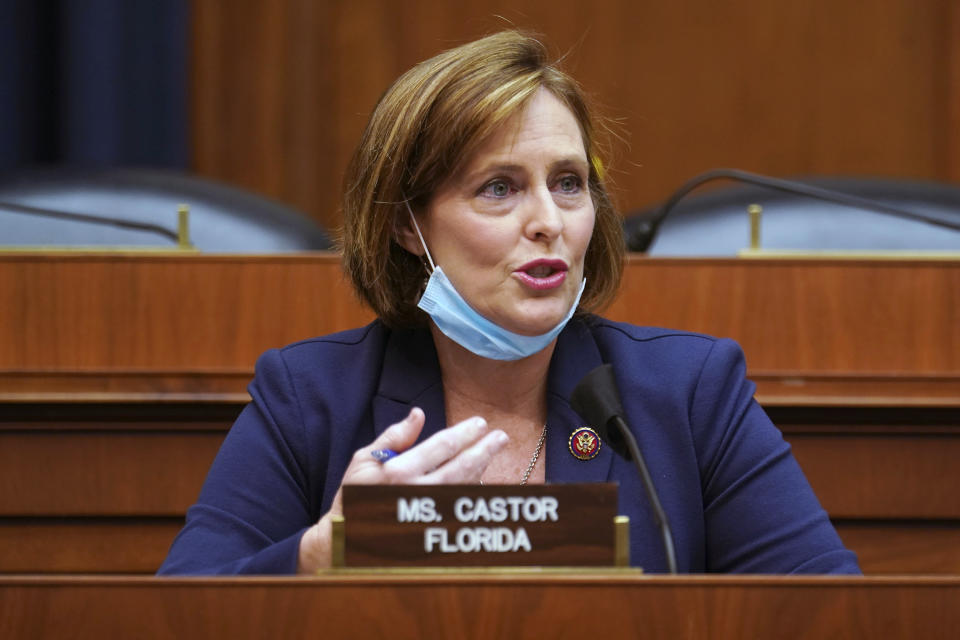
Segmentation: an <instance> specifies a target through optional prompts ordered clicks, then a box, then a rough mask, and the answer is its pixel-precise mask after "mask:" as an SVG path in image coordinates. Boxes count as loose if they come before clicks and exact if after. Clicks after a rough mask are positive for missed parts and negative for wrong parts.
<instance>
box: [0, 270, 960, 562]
mask: <svg viewBox="0 0 960 640" xmlns="http://www.w3.org/2000/svg"><path fill="white" fill-rule="evenodd" d="M606 315H608V316H609V317H612V318H614V319H620V320H627V321H631V322H635V323H638V324H652V325H660V326H672V327H678V328H685V329H690V330H696V331H702V332H706V333H712V334H714V335H721V336H730V337H733V338H735V339H737V340H738V341H740V343H741V344H742V345H743V346H744V350H745V352H746V353H747V358H748V364H749V375H750V376H751V378H752V379H754V380H755V381H756V382H757V384H758V392H757V396H758V399H759V400H760V401H761V403H762V404H763V405H764V406H765V408H766V409H767V410H768V412H770V414H771V415H772V417H773V418H774V421H775V422H776V423H777V424H778V425H779V426H780V427H781V429H782V430H783V431H784V433H785V435H786V437H787V439H788V440H789V441H790V442H791V444H792V445H793V446H794V450H795V453H796V456H797V458H798V459H799V460H800V463H801V465H802V466H803V468H804V470H805V472H806V473H807V476H808V478H809V479H810V481H811V483H812V484H813V486H814V489H815V490H816V491H817V494H818V496H819V497H820V499H821V501H822V502H823V504H824V506H825V507H826V508H827V510H828V511H829V512H830V514H831V516H832V517H833V518H834V520H835V522H836V524H837V526H838V528H839V530H840V532H841V535H842V536H843V537H844V540H845V541H846V542H847V544H848V545H849V546H851V547H852V548H853V549H854V550H855V551H857V552H858V553H859V554H860V558H861V562H862V565H863V567H864V569H865V570H866V571H868V572H873V573H889V572H897V573H955V574H960V493H958V492H957V491H956V487H958V486H960V465H958V464H956V461H957V460H960V263H958V262H926V261H914V262H889V261H860V262H850V261H819V262H810V261H781V260H777V261H738V260H665V259H659V260H653V259H643V258H634V259H633V260H631V262H630V263H629V264H628V265H627V268H626V272H625V277H624V286H623V289H622V294H621V296H620V298H619V299H618V300H617V301H616V302H615V303H614V304H613V305H612V306H611V308H610V309H609V310H608V312H607V313H606ZM370 318H371V316H370V314H369V312H366V311H364V310H363V309H362V308H361V307H360V305H359V304H358V303H357V301H356V300H355V299H354V298H353V296H352V294H351V293H350V291H349V288H348V287H347V286H346V284H345V283H344V282H343V281H342V278H341V276H340V271H339V265H338V262H337V259H336V257H335V256H331V255H299V256H202V255H201V256H174V257H171V256H118V255H94V254H91V255H67V254H58V255H41V254H36V255H4V256H0V469H2V470H3V471H2V472H0V572H4V571H5V572H106V573H117V572H130V573H139V572H152V571H153V570H154V569H155V568H156V567H157V566H158V565H159V563H160V561H161V560H162V558H163V556H164V555H165V553H166V549H167V546H168V545H169V542H170V540H171V539H172V538H173V535H174V534H175V533H176V531H177V530H178V529H179V526H180V523H181V522H182V518H183V513H184V511H185V509H186V507H187V506H188V505H189V504H191V503H192V501H193V500H194V499H195V497H196V494H197V492H198V490H199V487H200V484H201V483H202V481H203V478H204V476H205V474H206V470H207V468H208V466H209V463H210V461H211V460H212V458H213V455H214V453H215V452H216V449H217V447H218V446H219V443H220V441H221V440H222V438H223V436H224V434H225V432H226V429H227V428H228V427H229V425H230V423H231V422H232V420H233V418H234V417H235V416H236V414H237V413H238V412H239V410H240V408H241V406H242V405H243V403H245V402H246V400H247V395H246V392H245V385H246V383H247V382H248V380H249V378H250V376H251V375H252V372H253V363H254V361H255V359H256V357H257V356H258V355H259V354H260V353H261V352H262V351H263V350H265V349H267V348H269V347H274V346H280V345H283V344H286V343H288V342H292V341H294V340H297V339H300V338H303V337H308V336H312V335H318V334H323V333H329V332H332V331H336V330H340V329H344V328H348V327H352V326H357V325H360V324H363V323H365V322H367V321H369V319H370Z"/></svg>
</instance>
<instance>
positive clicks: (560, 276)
mask: <svg viewBox="0 0 960 640" xmlns="http://www.w3.org/2000/svg"><path fill="white" fill-rule="evenodd" d="M513 274H514V275H515V276H516V277H517V279H518V280H520V282H522V283H523V284H525V285H527V286H528V287H530V288H531V289H537V290H541V291H542V290H546V289H555V288H557V287H559V286H560V285H562V284H563V281H564V280H566V278H567V263H566V262H564V261H563V260H546V259H539V260H531V261H530V262H528V263H526V264H524V265H521V266H520V267H519V268H518V269H517V270H516V271H514V272H513Z"/></svg>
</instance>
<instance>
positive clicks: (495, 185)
mask: <svg viewBox="0 0 960 640" xmlns="http://www.w3.org/2000/svg"><path fill="white" fill-rule="evenodd" d="M483 192H484V193H486V194H489V195H491V196H493V197H495V198H504V197H506V196H508V195H510V185H509V184H507V182H506V181H505V180H493V181H491V182H488V183H487V185H486V186H485V187H484V188H483Z"/></svg>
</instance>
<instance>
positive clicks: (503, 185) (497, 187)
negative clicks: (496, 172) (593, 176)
mask: <svg viewBox="0 0 960 640" xmlns="http://www.w3.org/2000/svg"><path fill="white" fill-rule="evenodd" d="M582 188H583V180H582V179H581V178H580V177H579V176H577V175H573V174H567V175H564V176H561V177H560V178H559V179H558V180H557V181H556V182H555V183H554V185H553V187H552V188H551V190H552V191H557V192H560V193H562V194H573V193H579V192H580V190H581V189H582ZM515 191H517V189H516V187H514V186H513V185H512V184H511V183H510V182H509V181H508V180H505V179H503V178H496V179H495V180H491V181H490V182H488V183H486V184H485V185H483V187H482V188H481V189H480V195H486V196H491V197H493V198H506V197H507V196H509V195H510V194H511V193H513V192H515Z"/></svg>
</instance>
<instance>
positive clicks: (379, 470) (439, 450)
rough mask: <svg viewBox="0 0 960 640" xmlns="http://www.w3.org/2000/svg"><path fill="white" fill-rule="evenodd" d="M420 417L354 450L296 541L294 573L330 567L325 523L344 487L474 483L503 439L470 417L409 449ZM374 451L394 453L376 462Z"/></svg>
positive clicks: (337, 511)
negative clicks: (329, 499)
mask: <svg viewBox="0 0 960 640" xmlns="http://www.w3.org/2000/svg"><path fill="white" fill-rule="evenodd" d="M424 419H425V417H424V415H423V411H422V410H421V409H419V408H414V409H412V410H411V411H410V413H409V414H408V415H407V417H406V418H404V419H403V420H401V421H400V422H397V423H396V424H393V425H391V426H390V427H388V428H387V429H386V430H385V431H384V432H383V433H382V434H380V436H379V437H378V438H377V439H376V440H374V441H373V442H372V443H371V444H370V445H368V446H366V447H364V448H362V449H359V450H358V451H357V452H356V453H354V454H353V459H352V460H351V461H350V466H349V467H347V470H346V472H345V473H344V475H343V482H342V483H341V488H340V489H338V490H337V495H336V496H335V497H334V499H333V504H332V505H331V506H330V510H329V511H328V512H327V513H326V514H325V515H324V516H323V517H322V518H320V521H319V522H317V523H316V524H315V525H313V526H312V527H310V529H308V530H307V531H306V533H304V534H303V537H302V538H301V539H300V555H299V560H298V563H297V571H298V572H299V573H313V572H314V571H316V570H317V569H319V568H321V567H328V566H330V536H331V524H330V523H331V518H332V516H335V515H342V514H343V507H342V502H341V497H342V494H343V485H346V484H470V483H476V482H479V481H480V476H482V475H483V472H484V470H485V469H486V468H487V465H488V464H490V460H491V459H492V458H493V456H494V455H495V454H496V453H497V452H498V451H500V449H502V448H503V446H504V445H505V444H506V443H507V440H508V437H507V434H505V433H504V432H503V431H500V430H493V431H491V430H490V428H489V426H488V425H487V421H486V420H484V419H483V418H480V417H473V418H468V419H466V420H464V421H463V422H459V423H457V424H455V425H453V426H451V427H447V428H446V429H443V430H442V431H440V432H439V433H436V434H434V435H432V436H431V437H429V438H428V439H426V440H425V441H423V442H421V443H420V444H418V445H417V446H415V447H414V446H412V445H413V443H414V442H416V440H417V436H418V435H420V431H421V430H422V429H423V423H424ZM375 451H377V452H381V451H390V452H391V454H392V453H393V452H395V453H396V454H397V455H395V456H392V457H390V458H389V459H387V460H386V461H384V462H381V461H380V459H378V457H375V456H374V455H373V452H375ZM380 458H382V456H380Z"/></svg>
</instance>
